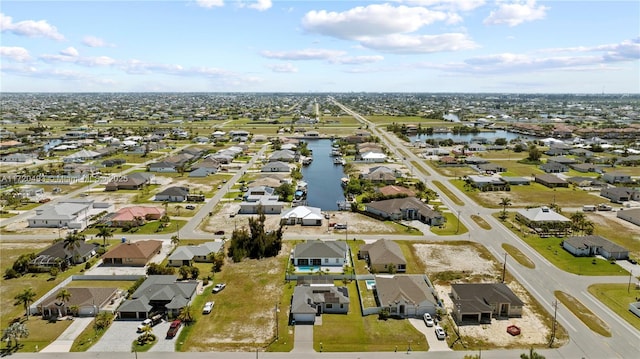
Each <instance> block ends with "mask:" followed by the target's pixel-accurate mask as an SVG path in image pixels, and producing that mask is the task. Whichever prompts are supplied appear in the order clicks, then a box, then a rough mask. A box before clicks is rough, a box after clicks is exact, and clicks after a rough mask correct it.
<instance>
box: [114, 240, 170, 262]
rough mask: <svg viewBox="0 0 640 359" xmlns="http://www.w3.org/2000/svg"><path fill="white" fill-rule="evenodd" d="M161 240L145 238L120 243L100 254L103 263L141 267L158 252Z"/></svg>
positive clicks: (160, 247)
mask: <svg viewBox="0 0 640 359" xmlns="http://www.w3.org/2000/svg"><path fill="white" fill-rule="evenodd" d="M161 249H162V241H156V240H146V241H137V242H133V243H131V242H126V243H120V244H118V245H117V246H116V247H114V248H113V249H111V250H110V251H108V252H107V253H105V254H104V255H103V256H102V262H103V263H104V264H105V265H114V266H131V267H143V266H145V265H147V263H149V261H150V260H151V258H153V257H154V256H155V255H157V254H160V250H161Z"/></svg>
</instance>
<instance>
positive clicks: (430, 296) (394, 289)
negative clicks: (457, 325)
mask: <svg viewBox="0 0 640 359" xmlns="http://www.w3.org/2000/svg"><path fill="white" fill-rule="evenodd" d="M375 280H376V289H375V291H374V295H375V296H376V301H377V303H378V305H379V307H380V308H382V309H385V308H386V309H388V310H389V314H390V315H391V316H392V317H400V318H409V317H412V318H422V316H423V315H424V314H425V313H429V314H430V315H432V316H434V315H435V314H436V309H437V308H438V306H439V301H438V299H437V297H436V292H435V290H434V289H433V287H432V286H431V285H430V284H429V282H428V280H427V278H426V277H425V276H423V275H394V276H389V275H377V276H376V277H375Z"/></svg>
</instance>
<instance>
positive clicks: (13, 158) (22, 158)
mask: <svg viewBox="0 0 640 359" xmlns="http://www.w3.org/2000/svg"><path fill="white" fill-rule="evenodd" d="M35 159H36V158H35V156H34V155H32V154H27V153H10V154H8V155H6V156H2V157H0V161H2V162H21V163H24V162H31V161H33V160H35Z"/></svg>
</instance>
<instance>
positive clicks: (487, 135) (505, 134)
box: [409, 130, 537, 142]
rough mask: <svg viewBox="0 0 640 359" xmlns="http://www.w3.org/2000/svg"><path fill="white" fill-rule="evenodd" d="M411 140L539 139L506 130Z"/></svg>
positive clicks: (414, 137)
mask: <svg viewBox="0 0 640 359" xmlns="http://www.w3.org/2000/svg"><path fill="white" fill-rule="evenodd" d="M409 138H410V139H411V142H414V141H415V140H422V141H424V140H428V139H433V140H436V139H440V140H445V139H452V140H453V141H454V142H460V141H465V142H471V141H472V140H473V139H474V138H484V139H486V140H489V141H490V142H493V141H495V140H496V139H497V138H504V139H506V140H507V142H509V141H511V140H514V139H517V138H522V139H524V140H535V139H537V138H536V137H533V136H528V135H522V134H519V133H514V132H509V131H505V130H496V131H493V132H479V133H463V134H457V135H455V134H453V133H451V132H448V133H434V134H433V135H427V134H422V135H418V136H412V137H409Z"/></svg>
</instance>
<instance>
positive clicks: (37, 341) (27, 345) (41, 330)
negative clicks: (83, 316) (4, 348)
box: [3, 288, 73, 352]
mask: <svg viewBox="0 0 640 359" xmlns="http://www.w3.org/2000/svg"><path fill="white" fill-rule="evenodd" d="M3 290H4V288H3ZM3 319H4V318H3ZM25 319H26V318H25ZM71 323H73V321H71V320H59V321H56V322H49V321H47V320H43V319H42V317H34V316H31V317H29V320H26V321H25V322H24V324H25V325H26V327H27V329H28V330H29V337H28V338H23V339H20V340H19V342H20V345H21V346H22V347H21V348H20V350H19V352H35V351H36V346H37V347H38V351H40V350H42V349H43V348H44V347H46V346H47V345H49V344H51V342H53V341H54V340H55V339H56V338H57V337H58V336H59V335H60V334H61V333H62V332H64V331H65V329H67V328H68V327H69V326H70V325H71ZM3 328H5V325H3Z"/></svg>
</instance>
